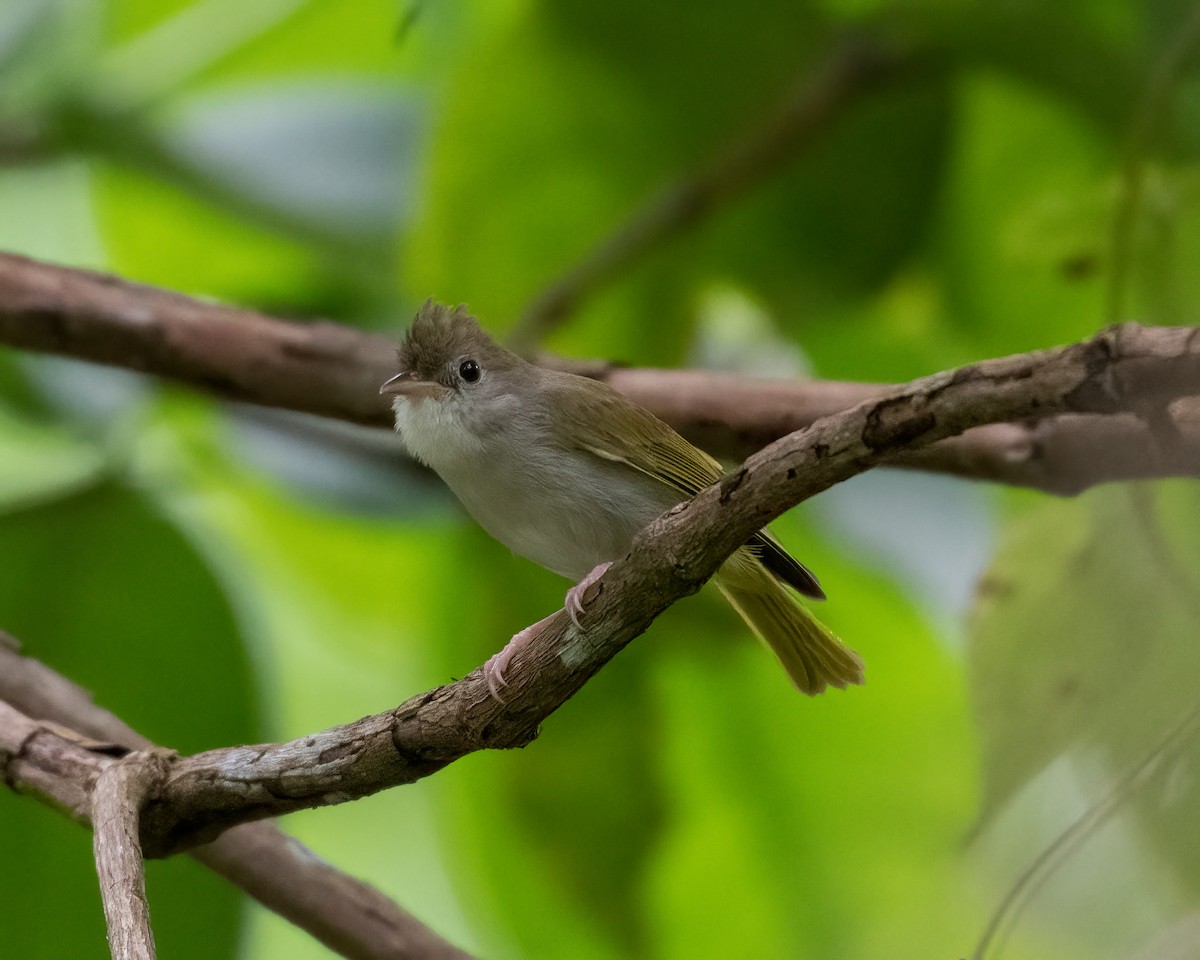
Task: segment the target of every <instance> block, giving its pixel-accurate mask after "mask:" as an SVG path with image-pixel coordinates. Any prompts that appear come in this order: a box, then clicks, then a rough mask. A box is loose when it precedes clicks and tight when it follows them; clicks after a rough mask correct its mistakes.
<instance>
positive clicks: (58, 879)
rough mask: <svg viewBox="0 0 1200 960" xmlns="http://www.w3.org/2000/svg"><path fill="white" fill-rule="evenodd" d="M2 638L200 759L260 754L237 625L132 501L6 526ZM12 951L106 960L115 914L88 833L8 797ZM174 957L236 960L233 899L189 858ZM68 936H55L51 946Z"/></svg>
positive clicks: (171, 920) (172, 901)
mask: <svg viewBox="0 0 1200 960" xmlns="http://www.w3.org/2000/svg"><path fill="white" fill-rule="evenodd" d="M0 542H2V543H3V544H4V550H5V552H4V576H3V577H0V625H2V626H3V627H4V629H6V630H8V631H10V632H11V633H13V634H14V635H15V636H17V637H19V638H20V639H22V640H23V641H24V643H25V648H24V649H25V652H26V653H28V654H29V655H31V656H34V657H37V658H38V659H41V660H44V661H45V662H46V663H48V664H50V665H51V666H52V667H54V668H55V669H57V670H59V671H61V672H63V673H65V674H66V675H68V676H70V677H71V678H72V679H73V680H75V681H77V682H79V683H81V684H83V685H84V686H85V687H87V688H89V689H91V690H92V691H93V692H94V693H95V695H96V698H97V700H98V701H99V702H100V703H101V704H102V705H104V706H105V707H107V708H109V709H111V710H113V711H114V712H116V713H117V714H118V715H119V716H121V717H122V718H123V719H125V720H127V721H128V722H129V723H131V724H132V725H133V726H135V727H137V728H138V729H140V730H141V731H142V732H144V733H145V734H147V735H148V736H150V737H152V738H153V739H155V740H156V741H158V742H160V743H163V744H165V745H167V746H171V747H176V748H179V749H181V750H184V751H188V752H190V751H195V750H199V749H204V748H209V747H218V746H227V745H229V744H235V743H246V742H254V741H255V740H256V739H257V738H256V737H255V726H256V724H255V721H254V714H255V711H254V692H253V688H252V685H251V680H250V675H249V671H248V667H247V663H246V657H245V652H244V650H243V649H242V647H241V645H240V642H239V638H238V631H237V628H236V625H235V623H234V621H233V619H232V617H231V616H230V612H229V608H228V606H227V604H226V602H225V600H224V598H223V597H222V596H221V593H220V592H219V590H218V589H217V587H216V584H215V583H214V582H213V580H212V577H211V576H210V574H209V573H208V571H207V570H206V569H205V568H204V567H203V566H202V565H201V564H200V562H199V561H198V560H197V558H196V555H195V554H194V553H193V551H192V550H191V548H190V547H189V546H188V544H187V543H186V542H185V541H184V540H183V539H182V538H181V537H180V535H179V534H178V533H177V532H176V531H175V530H174V529H173V528H172V527H171V526H169V525H168V524H167V523H165V522H164V521H163V520H162V519H161V518H160V517H159V516H157V515H156V514H155V513H154V512H153V511H152V510H150V509H149V508H147V506H146V504H145V503H144V502H143V500H142V499H141V498H140V497H138V496H137V495H135V494H133V493H131V492H130V491H128V490H126V489H123V488H121V487H118V486H116V485H107V486H103V487H99V488H95V489H92V490H89V491H86V492H84V493H81V494H79V495H77V496H74V497H72V498H70V499H68V500H62V501H59V502H57V503H55V504H54V505H53V506H52V507H38V508H35V509H29V510H25V511H21V512H18V513H10V514H7V515H5V516H2V517H0ZM0 805H2V806H3V807H4V819H5V824H6V831H5V832H6V836H7V837H8V840H7V841H6V851H5V870H4V871H3V872H2V873H0V886H2V887H3V890H4V893H3V898H4V901H5V903H6V904H7V905H8V907H9V909H10V911H11V912H10V913H9V914H8V917H7V920H6V924H5V937H6V940H5V942H6V949H7V950H9V951H10V952H11V954H12V955H13V956H19V957H21V958H22V960H26V958H28V960H36V958H39V957H46V958H50V957H55V958H57V957H62V956H93V955H97V953H98V952H100V951H102V950H103V947H102V946H101V945H102V944H103V941H104V933H103V929H104V924H103V914H102V912H101V909H100V899H99V892H98V889H97V886H96V878H95V869H94V866H93V862H92V855H91V845H90V840H89V837H88V834H87V833H86V831H84V830H81V829H80V828H79V827H77V826H75V825H74V824H71V823H70V822H69V821H67V820H66V819H64V818H63V817H61V816H60V815H58V814H56V813H53V812H51V811H47V810H43V809H40V808H38V807H37V806H36V805H35V804H33V803H31V802H30V801H28V800H26V799H24V798H20V797H16V796H13V795H11V794H8V793H6V794H5V795H4V796H2V797H0ZM149 876H150V879H149V884H150V898H151V903H152V905H153V912H154V927H155V935H156V937H157V940H158V944H159V947H160V949H161V950H162V951H163V953H164V954H169V955H170V956H177V957H198V958H199V957H206V958H207V957H212V956H231V955H233V953H234V952H235V949H236V943H237V935H238V928H239V922H240V919H239V918H240V913H241V908H240V897H239V895H238V894H237V892H236V891H235V890H234V888H233V887H231V886H229V885H228V884H226V883H224V882H223V881H220V880H219V879H217V878H216V877H213V876H212V875H209V874H207V872H206V871H204V870H203V869H201V868H200V867H199V866H197V865H196V864H193V863H190V862H188V861H187V860H186V858H181V859H179V860H172V861H170V862H169V863H164V864H160V865H154V866H152V868H151V870H150V873H149ZM51 916H52V918H53V920H52V926H53V931H54V935H53V936H49V935H48V933H47V931H48V930H49V929H50V926H49V924H51V919H50V918H51Z"/></svg>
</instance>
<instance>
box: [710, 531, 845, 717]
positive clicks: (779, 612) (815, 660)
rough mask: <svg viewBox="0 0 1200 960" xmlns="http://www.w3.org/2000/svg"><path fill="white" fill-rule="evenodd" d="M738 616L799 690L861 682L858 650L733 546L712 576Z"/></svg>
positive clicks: (750, 558) (820, 688) (756, 561)
mask: <svg viewBox="0 0 1200 960" xmlns="http://www.w3.org/2000/svg"><path fill="white" fill-rule="evenodd" d="M713 579H714V582H715V583H716V585H717V587H718V588H719V589H720V591H721V592H722V593H723V594H724V595H725V599H727V600H728V601H729V602H730V604H731V605H732V606H733V608H734V609H735V610H736V611H737V612H738V613H739V614H741V616H742V619H743V620H745V621H746V623H747V624H748V625H749V626H750V629H751V630H753V631H754V632H755V633H756V634H757V635H758V636H759V637H760V638H761V639H762V640H763V641H764V642H765V643H766V644H767V646H769V647H770V648H771V649H772V650H774V651H775V656H777V657H778V658H779V662H780V663H782V664H783V668H784V669H785V670H786V671H787V673H788V676H789V677H791V678H792V683H794V684H795V685H796V686H797V688H799V689H800V691H801V692H803V693H807V694H809V695H810V696H811V695H813V694H817V693H821V692H822V691H823V690H824V689H825V688H826V687H838V688H845V687H847V686H849V685H850V684H852V683H862V682H863V662H862V660H861V659H860V658H859V656H858V654H857V653H855V652H854V651H853V650H851V649H850V648H849V647H848V646H846V645H845V644H844V643H842V641H841V640H839V639H838V638H837V636H836V635H835V634H834V633H833V631H832V630H830V629H829V628H828V627H826V626H825V625H824V624H823V623H821V622H820V621H819V620H818V619H817V618H816V617H814V616H813V615H812V614H811V613H809V612H808V611H807V610H806V609H805V608H804V607H802V606H800V603H799V602H798V601H797V600H796V599H795V598H794V597H793V596H792V595H791V594H790V593H788V590H787V587H785V586H784V585H783V584H782V583H780V582H779V580H777V579H776V578H775V577H774V576H773V575H772V574H771V573H770V572H769V571H768V570H766V569H765V568H764V567H763V565H762V564H761V563H759V561H758V560H757V559H756V558H755V557H753V556H752V555H750V554H749V553H748V552H747V551H743V550H739V551H738V552H737V553H735V554H734V555H733V556H732V557H730V558H729V560H728V561H726V563H725V565H724V566H723V567H722V568H721V569H720V571H719V572H718V573H717V575H716V577H714V578H713Z"/></svg>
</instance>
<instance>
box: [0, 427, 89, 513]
mask: <svg viewBox="0 0 1200 960" xmlns="http://www.w3.org/2000/svg"><path fill="white" fill-rule="evenodd" d="M102 467H103V461H102V459H101V457H100V455H99V453H98V452H97V451H96V449H95V448H94V447H92V446H89V445H88V444H86V443H83V442H81V441H79V440H76V439H74V438H72V437H71V436H70V435H69V434H67V433H66V432H65V431H63V430H61V429H56V428H55V427H54V426H53V425H50V424H46V423H35V422H32V421H29V420H24V419H19V418H18V417H16V416H15V415H14V414H13V413H12V412H10V411H9V410H8V409H7V408H6V407H5V406H3V405H2V404H0V513H2V512H4V511H7V510H11V509H12V508H13V505H14V504H17V505H23V504H26V503H28V502H30V501H34V500H53V499H56V498H57V497H59V496H61V495H63V494H65V493H69V492H71V491H73V490H77V489H78V488H80V487H82V486H85V485H87V484H89V483H94V482H95V481H97V480H98V479H99V477H100V472H101V469H102Z"/></svg>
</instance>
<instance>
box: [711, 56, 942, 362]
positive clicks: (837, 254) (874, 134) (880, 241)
mask: <svg viewBox="0 0 1200 960" xmlns="http://www.w3.org/2000/svg"><path fill="white" fill-rule="evenodd" d="M949 93H950V91H949V87H948V84H947V76H946V75H945V74H944V73H942V72H941V71H940V70H936V69H929V70H928V72H927V73H926V74H924V75H922V76H920V77H917V78H913V79H910V80H907V81H905V82H900V83H896V84H893V85H891V86H890V87H889V88H888V89H886V90H884V91H882V92H879V93H876V94H874V95H872V96H869V97H867V98H866V99H864V100H863V101H862V102H861V103H858V104H856V105H855V107H854V109H852V110H851V111H849V112H848V114H847V115H846V116H845V117H842V118H840V120H839V122H838V123H836V124H835V125H834V127H833V128H832V129H831V130H829V131H828V132H827V133H826V134H825V135H824V136H822V137H820V138H819V139H818V140H817V142H816V143H814V144H813V145H812V147H811V148H810V149H809V150H806V151H805V153H804V155H803V156H801V157H798V158H797V159H796V161H795V162H794V163H793V164H791V165H790V167H789V168H788V169H787V170H786V172H785V173H784V175H783V176H780V177H778V178H774V179H772V180H770V181H768V182H767V183H765V184H764V185H763V186H762V187H761V188H759V189H757V190H755V191H754V193H753V195H752V196H751V197H749V198H748V199H747V200H746V201H745V202H743V203H740V204H737V205H735V206H734V207H732V208H731V209H730V210H729V211H728V212H726V213H723V214H722V215H721V216H719V218H718V219H717V221H716V222H715V223H714V224H713V226H712V228H711V229H710V230H709V231H708V236H707V238H706V239H705V240H703V241H702V243H703V246H704V248H705V256H706V260H707V262H706V264H705V266H706V267H707V269H708V270H710V271H712V272H713V273H716V274H718V275H720V274H721V273H730V274H732V275H733V276H734V277H736V278H738V279H740V280H741V281H742V282H744V283H746V284H748V285H749V286H750V287H751V288H752V289H754V290H756V291H757V292H758V293H759V294H760V295H762V296H763V297H764V298H766V299H767V300H768V302H769V303H770V304H771V306H772V307H773V308H774V309H775V310H776V311H777V312H778V314H779V316H780V318H781V320H782V321H783V322H784V324H785V326H786V327H787V328H788V329H789V330H790V331H792V332H793V333H802V334H803V341H804V344H805V348H806V349H807V350H809V351H811V352H812V353H813V355H814V358H816V359H817V360H818V363H820V362H821V360H822V354H824V353H826V352H827V351H834V352H836V351H837V350H838V347H839V345H840V338H841V334H842V318H841V317H840V316H839V313H838V310H837V308H838V307H841V306H844V305H845V304H846V302H847V301H850V302H861V301H862V300H863V299H864V298H865V297H867V296H869V295H872V294H874V293H876V292H878V291H879V290H880V289H881V288H882V287H883V286H884V284H886V283H887V282H888V281H889V280H890V279H891V278H892V277H893V276H894V275H895V273H896V271H897V270H898V268H899V267H900V266H901V265H902V264H903V263H905V261H907V260H908V259H910V258H911V257H912V255H913V253H914V250H915V249H916V248H917V247H918V246H919V245H920V243H921V241H922V239H923V237H924V235H925V233H926V230H927V228H928V226H929V223H930V220H931V217H932V214H933V211H934V210H935V209H936V205H937V196H938V193H939V191H940V190H941V189H942V180H943V176H944V173H945V167H946V148H947V142H948V137H949V123H950V109H951V100H950V96H949ZM880 143H887V144H889V145H890V146H889V149H888V150H887V152H886V154H882V153H880V152H879V151H878V149H877V148H876V146H875V145H877V144H880ZM746 237H754V238H755V242H754V243H746Z"/></svg>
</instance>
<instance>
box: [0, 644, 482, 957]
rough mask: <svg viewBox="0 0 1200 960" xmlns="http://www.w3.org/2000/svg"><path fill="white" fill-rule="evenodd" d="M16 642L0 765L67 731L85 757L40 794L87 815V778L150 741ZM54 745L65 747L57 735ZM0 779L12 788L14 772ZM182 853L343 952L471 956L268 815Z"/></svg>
mask: <svg viewBox="0 0 1200 960" xmlns="http://www.w3.org/2000/svg"><path fill="white" fill-rule="evenodd" d="M17 648H18V644H17V642H16V641H15V640H14V639H13V638H11V637H9V636H7V635H6V634H4V633H2V632H0V708H3V707H4V706H5V705H7V706H9V707H10V708H15V711H20V714H23V715H24V717H23V718H22V719H21V720H20V721H19V722H18V721H16V720H14V719H13V716H14V714H8V715H7V716H8V718H9V719H8V722H7V723H6V721H5V720H4V716H5V715H4V714H2V713H0V771H2V769H3V765H4V763H5V758H8V760H9V762H11V759H12V758H13V757H16V758H18V759H19V758H20V756H21V753H22V751H21V747H20V744H21V742H23V741H25V740H27V739H29V738H31V737H32V735H33V734H34V733H35V732H36V731H39V730H41V729H43V728H45V727H47V726H49V727H50V728H51V729H58V730H59V731H61V734H60V735H61V736H62V737H63V738H64V740H65V741H67V742H70V738H72V737H74V738H75V739H76V741H77V742H78V741H80V740H82V742H84V743H90V744H91V747H90V750H89V751H88V755H87V757H86V760H84V759H83V758H82V757H81V756H80V755H79V754H77V753H73V754H72V755H73V756H74V758H75V759H74V761H73V766H72V767H71V769H73V770H74V771H76V773H77V774H78V776H77V777H67V778H64V779H60V780H58V781H57V782H56V786H55V791H54V792H53V794H43V795H42V799H45V800H47V801H48V802H51V803H53V804H54V805H56V806H60V807H64V808H65V809H67V811H68V812H70V813H72V815H73V816H74V817H75V818H76V819H79V820H83V821H85V822H86V820H87V791H88V790H89V789H90V782H91V778H92V776H93V775H95V774H98V773H99V769H100V767H101V766H102V765H103V764H104V763H105V762H106V761H107V759H108V758H110V757H111V756H113V755H117V754H121V753H124V752H125V751H126V750H129V749H139V750H146V749H150V748H152V747H153V744H152V743H151V742H150V741H149V740H147V739H146V738H145V737H143V736H141V735H140V734H139V733H137V732H136V731H135V730H133V729H132V728H131V727H129V726H128V725H126V724H125V723H124V722H123V721H121V720H120V719H119V718H117V717H116V716H114V715H113V714H111V713H109V712H108V711H107V710H105V709H103V708H102V707H99V706H97V705H96V704H95V703H93V702H92V700H91V697H90V696H89V695H88V693H87V691H85V690H83V689H82V688H80V687H79V686H77V685H76V684H74V683H72V682H71V681H70V680H67V679H66V678H65V677H63V676H62V675H60V674H58V673H56V672H55V671H53V670H51V669H50V668H49V667H47V666H46V665H45V664H42V663H39V662H38V661H37V660H34V659H32V658H29V657H23V656H21V655H20V654H19V653H18V652H17ZM15 711H14V713H15ZM39 721H40V722H39ZM6 737H7V739H6ZM62 746H63V748H64V750H65V749H67V748H66V744H65V743H64V744H62ZM81 764H82V765H81ZM80 778H82V779H80ZM6 780H7V782H8V783H9V784H10V785H12V786H17V780H16V773H15V771H14V774H13V776H12V777H11V778H6ZM191 854H192V856H194V857H195V858H196V859H197V860H199V861H200V862H201V863H203V864H204V865H205V866H207V867H208V868H209V869H211V870H213V871H215V872H216V873H218V874H220V875H221V876H223V877H225V878H226V879H228V880H230V881H231V882H232V883H234V884H236V885H237V886H238V887H240V888H241V889H242V890H244V891H245V892H246V893H247V894H249V895H250V896H252V897H254V898H255V899H256V900H258V901H259V902H260V903H262V904H263V905H264V906H265V907H267V908H268V909H270V910H273V911H275V912H276V913H278V914H279V915H280V916H282V917H283V918H284V919H286V920H288V921H290V922H291V923H293V924H295V925H296V926H297V927H299V928H300V929H302V930H305V931H307V932H308V933H309V934H311V935H312V936H313V937H315V938H316V939H317V940H319V941H320V942H321V943H323V944H325V945H326V946H327V947H329V949H331V950H333V951H335V952H336V953H338V954H339V955H341V956H343V957H349V958H352V960H470V954H468V953H466V952H465V951H463V950H460V949H459V948H457V947H455V946H453V945H452V944H449V943H447V942H446V941H445V940H443V939H441V938H440V937H439V936H438V935H437V934H436V933H434V932H433V931H432V930H430V929H429V928H428V927H426V926H425V925H424V924H423V923H421V922H420V921H419V920H417V919H416V918H415V917H413V916H412V915H411V914H409V913H408V912H406V911H405V910H403V909H401V908H400V907H399V906H397V905H396V904H395V903H393V902H392V901H391V900H390V899H388V898H387V897H386V896H384V895H383V894H382V893H380V892H379V891H378V890H376V889H375V888H374V887H372V886H370V885H369V884H366V883H363V882H362V881H361V880H356V879H355V878H354V877H351V876H349V875H348V874H346V873H343V872H342V871H340V870H338V869H337V868H336V867H334V866H332V865H331V864H329V863H327V862H325V861H324V860H322V859H321V858H320V857H318V856H317V855H316V854H314V853H313V852H312V851H310V850H309V849H308V848H307V847H305V846H304V845H303V844H302V843H300V842H299V841H297V840H294V839H292V838H291V837H289V836H287V835H286V834H284V833H283V832H282V831H281V830H279V829H278V828H277V827H276V826H275V825H274V824H272V823H266V822H262V823H247V824H243V825H242V826H239V827H235V828H233V829H231V830H228V831H226V832H225V833H224V834H222V835H221V836H220V837H219V838H218V839H217V840H215V841H214V842H212V843H209V844H204V845H202V846H199V847H197V848H196V849H195V850H193V851H191Z"/></svg>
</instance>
